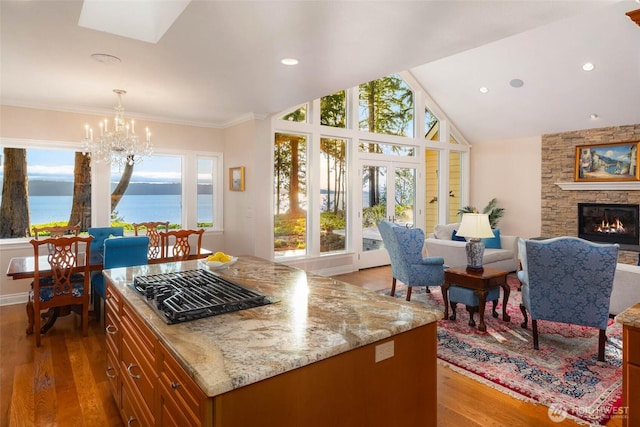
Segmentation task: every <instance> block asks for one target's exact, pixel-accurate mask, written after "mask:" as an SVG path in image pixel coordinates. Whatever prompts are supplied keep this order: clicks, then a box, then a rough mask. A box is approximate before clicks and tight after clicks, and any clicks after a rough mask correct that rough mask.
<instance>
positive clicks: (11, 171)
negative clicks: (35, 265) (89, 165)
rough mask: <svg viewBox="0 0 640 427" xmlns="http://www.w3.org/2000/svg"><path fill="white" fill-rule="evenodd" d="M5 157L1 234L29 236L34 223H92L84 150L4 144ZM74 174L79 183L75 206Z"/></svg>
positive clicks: (1, 174) (1, 173) (0, 202)
mask: <svg viewBox="0 0 640 427" xmlns="http://www.w3.org/2000/svg"><path fill="white" fill-rule="evenodd" d="M2 157H3V159H2V162H1V163H2V167H1V168H0V178H2V182H3V187H4V186H6V187H7V188H6V189H3V193H2V195H3V196H2V200H0V210H1V211H2V214H1V216H2V218H1V222H2V224H3V225H2V226H1V227H0V228H1V229H2V231H1V232H0V238H11V237H28V236H30V235H31V231H30V230H31V229H32V228H33V227H34V226H44V225H48V226H51V225H67V224H68V223H71V224H80V226H81V229H83V230H86V228H88V227H90V226H91V177H90V175H88V174H83V173H82V170H83V167H82V166H83V164H86V163H85V162H88V158H86V157H85V156H84V155H83V154H82V153H80V152H75V151H74V150H71V149H40V148H25V147H14V148H4V150H3V156H2ZM76 162H78V166H79V168H78V170H76V169H75V165H76ZM5 166H6V167H7V170H4V168H5ZM25 167H26V169H25ZM74 174H76V175H74ZM74 177H75V178H76V179H77V182H78V187H79V192H78V193H77V195H76V197H77V201H76V205H75V209H73V208H74V204H73V199H74V194H73V191H74ZM5 179H6V182H5ZM81 181H83V182H84V185H81V184H80V182H81ZM21 182H25V183H26V185H24V186H23V185H21V184H20V183H21ZM27 189H28V191H26V190H27ZM5 190H6V191H5ZM5 197H6V200H5ZM18 230H19V231H18Z"/></svg>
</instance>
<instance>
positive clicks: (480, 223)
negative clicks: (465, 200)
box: [456, 213, 495, 239]
mask: <svg viewBox="0 0 640 427" xmlns="http://www.w3.org/2000/svg"><path fill="white" fill-rule="evenodd" d="M456 234H457V235H458V236H463V237H469V238H471V239H480V238H484V237H495V236H494V234H493V231H492V230H491V225H489V215H488V214H480V213H465V214H462V222H461V223H460V228H458V231H457V232H456Z"/></svg>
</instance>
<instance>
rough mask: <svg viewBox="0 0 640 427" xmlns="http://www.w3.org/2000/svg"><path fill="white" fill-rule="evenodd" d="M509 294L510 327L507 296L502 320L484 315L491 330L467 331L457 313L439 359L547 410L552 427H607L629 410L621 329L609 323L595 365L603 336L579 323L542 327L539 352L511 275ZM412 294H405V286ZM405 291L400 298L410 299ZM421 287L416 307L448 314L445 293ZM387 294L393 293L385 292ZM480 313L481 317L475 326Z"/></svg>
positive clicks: (443, 325) (442, 325) (444, 329)
mask: <svg viewBox="0 0 640 427" xmlns="http://www.w3.org/2000/svg"><path fill="white" fill-rule="evenodd" d="M508 282H509V285H510V287H511V295H510V297H509V301H508V304H507V313H509V315H510V316H511V321H510V322H504V321H502V298H500V302H499V304H498V308H497V311H498V313H499V314H500V316H499V317H498V318H493V317H492V316H491V313H490V307H491V304H490V303H489V304H487V310H486V312H485V322H486V325H487V331H486V332H479V331H478V330H477V329H476V328H475V327H471V326H469V325H468V321H469V313H468V312H467V311H466V309H465V308H464V306H463V305H461V304H459V305H458V307H457V320H455V321H451V320H444V319H443V320H440V321H439V322H438V361H439V363H441V364H444V365H446V366H448V367H450V368H451V369H453V370H455V371H457V372H460V373H462V374H463V375H465V376H468V377H471V378H473V379H475V380H477V381H480V382H482V383H484V384H486V385H489V386H490V387H493V388H495V389H498V390H500V391H502V392H504V393H507V394H509V395H511V396H513V397H515V398H518V399H521V400H525V401H531V402H534V403H537V404H542V405H545V406H547V407H549V417H550V419H551V420H552V421H556V422H557V421H561V420H562V419H563V418H568V419H572V420H574V421H576V422H578V423H580V424H587V425H605V424H606V423H607V421H609V420H610V419H611V418H612V417H613V416H617V414H618V413H621V412H620V411H622V410H623V408H620V406H621V404H622V397H621V396H622V368H621V367H622V326H621V325H620V324H618V323H615V322H614V321H613V320H610V323H609V326H608V328H607V337H608V340H607V344H606V349H605V352H606V353H605V362H604V363H603V362H598V361H597V350H598V349H597V347H598V331H597V330H596V329H594V328H585V327H581V326H575V325H566V324H561V323H555V322H547V321H539V322H538V333H539V340H540V345H539V347H540V349H539V350H534V349H533V338H532V334H531V320H530V319H529V327H528V329H523V328H522V327H521V326H520V324H521V323H522V321H523V316H522V313H521V312H520V308H519V306H520V301H521V297H520V292H519V291H518V290H517V286H518V284H519V282H518V279H517V278H516V277H515V276H509V277H508ZM405 289H406V288H405ZM405 289H399V290H398V291H397V292H396V295H395V297H396V298H402V299H404V298H406V291H405ZM430 290H431V293H426V292H425V288H416V289H414V290H413V292H412V295H411V302H412V303H414V304H422V305H425V306H428V307H436V308H439V309H441V310H443V309H444V305H443V301H442V294H441V292H440V288H437V287H432V288H430ZM382 293H385V294H386V295H389V290H386V291H382ZM477 322H478V314H476V323H477Z"/></svg>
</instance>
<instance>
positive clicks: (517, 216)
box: [469, 137, 542, 238]
mask: <svg viewBox="0 0 640 427" xmlns="http://www.w3.org/2000/svg"><path fill="white" fill-rule="evenodd" d="M541 146H542V144H541V138H540V137H532V138H524V139H517V140H510V141H496V142H491V143H482V144H476V145H474V146H473V147H472V149H471V156H470V157H471V188H470V192H469V194H470V195H471V199H470V203H471V205H473V206H476V207H477V208H478V209H479V210H481V209H482V208H484V207H485V206H486V204H487V202H488V201H489V200H491V199H493V198H494V197H495V198H497V199H498V206H499V207H502V208H504V209H505V213H504V216H503V217H502V218H501V219H500V221H499V222H498V227H499V228H500V230H501V231H502V234H506V235H512V236H520V237H524V238H529V237H536V236H539V235H540V230H541V223H542V218H541V217H540V212H541V200H540V197H541V176H540V170H541Z"/></svg>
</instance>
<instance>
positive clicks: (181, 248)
mask: <svg viewBox="0 0 640 427" xmlns="http://www.w3.org/2000/svg"><path fill="white" fill-rule="evenodd" d="M203 234H204V229H202V228H201V229H200V230H171V231H167V232H161V233H160V236H161V237H162V258H163V259H170V260H171V261H185V260H188V259H189V258H190V256H192V255H195V256H196V257H199V256H200V252H201V250H202V235H203ZM191 236H197V244H196V251H195V254H191V244H190V243H189V238H190V237H191ZM172 240H173V243H171V241H172Z"/></svg>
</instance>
